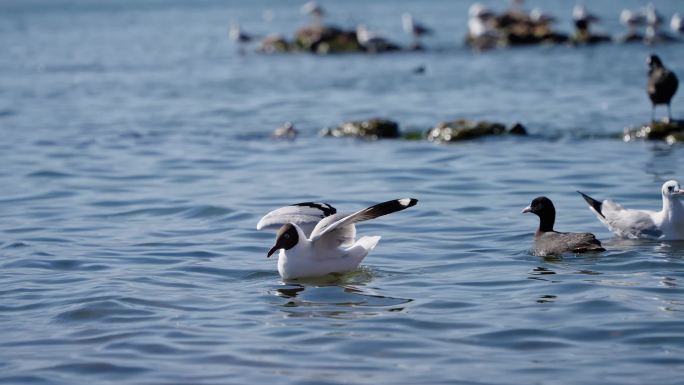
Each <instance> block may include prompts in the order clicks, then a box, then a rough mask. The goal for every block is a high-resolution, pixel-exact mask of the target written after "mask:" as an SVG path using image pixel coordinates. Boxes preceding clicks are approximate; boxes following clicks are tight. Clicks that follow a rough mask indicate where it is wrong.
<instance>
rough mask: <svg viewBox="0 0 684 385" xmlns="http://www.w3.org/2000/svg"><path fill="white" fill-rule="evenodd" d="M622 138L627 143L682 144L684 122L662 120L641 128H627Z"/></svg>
mask: <svg viewBox="0 0 684 385" xmlns="http://www.w3.org/2000/svg"><path fill="white" fill-rule="evenodd" d="M622 138H623V139H624V141H625V142H629V141H631V140H636V139H647V140H666V141H667V142H670V143H673V142H680V141H681V140H682V139H684V120H672V121H667V120H661V121H655V122H651V123H646V124H643V125H642V126H640V127H635V128H627V129H625V132H624V135H623V137H622Z"/></svg>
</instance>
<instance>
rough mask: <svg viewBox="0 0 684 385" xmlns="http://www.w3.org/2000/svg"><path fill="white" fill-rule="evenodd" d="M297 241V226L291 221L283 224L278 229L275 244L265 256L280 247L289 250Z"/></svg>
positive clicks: (268, 255)
mask: <svg viewBox="0 0 684 385" xmlns="http://www.w3.org/2000/svg"><path fill="white" fill-rule="evenodd" d="M297 242H299V234H298V233H297V228H296V227H295V226H294V225H293V224H292V223H287V224H284V225H283V227H281V228H280V230H278V234H277V235H276V242H275V245H273V247H272V248H271V250H269V251H268V254H266V258H268V257H270V256H271V255H273V253H275V252H276V251H278V250H280V249H285V250H290V249H291V248H293V247H295V245H297Z"/></svg>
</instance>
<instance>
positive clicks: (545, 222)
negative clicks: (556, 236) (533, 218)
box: [522, 196, 556, 231]
mask: <svg viewBox="0 0 684 385" xmlns="http://www.w3.org/2000/svg"><path fill="white" fill-rule="evenodd" d="M522 212H523V214H524V213H532V214H536V215H537V216H538V217H539V231H553V223H554V222H555V221H556V208H555V207H554V206H553V202H551V199H549V198H547V197H544V196H541V197H537V198H534V200H533V201H532V203H530V205H529V206H527V207H525V208H524V209H523V211H522Z"/></svg>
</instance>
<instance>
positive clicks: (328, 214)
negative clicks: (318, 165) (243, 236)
mask: <svg viewBox="0 0 684 385" xmlns="http://www.w3.org/2000/svg"><path fill="white" fill-rule="evenodd" d="M416 203H418V200H416V199H413V198H403V199H395V200H391V201H387V202H383V203H379V204H376V205H374V206H370V207H368V208H365V209H363V210H359V211H357V212H355V213H353V214H350V215H346V214H338V213H337V210H336V209H335V208H334V207H332V206H331V205H329V204H327V203H315V202H305V203H297V204H294V205H291V206H286V207H281V208H279V209H277V210H274V211H271V212H270V213H268V214H266V215H265V216H264V217H263V218H261V220H259V223H257V227H256V228H257V230H261V229H263V228H268V227H273V226H278V225H280V226H281V227H280V229H279V230H278V234H277V235H276V241H275V245H274V246H273V247H272V248H271V249H270V250H269V251H268V253H267V254H266V256H267V257H270V256H271V255H273V253H275V252H276V251H278V250H280V253H279V255H278V272H279V273H280V276H281V277H283V279H286V280H288V279H297V278H308V277H319V276H324V275H327V274H332V273H347V272H350V271H352V270H354V269H356V268H357V267H358V266H359V264H360V263H361V261H363V259H364V258H365V257H366V255H368V253H370V252H371V251H372V250H373V249H374V248H375V246H376V245H377V244H378V242H379V241H380V237H379V236H364V237H361V238H359V239H358V240H357V239H356V226H355V225H354V224H355V223H357V222H361V221H367V220H369V219H374V218H377V217H381V216H383V215H387V214H391V213H394V212H397V211H401V210H404V209H407V208H409V207H412V206H415V205H416Z"/></svg>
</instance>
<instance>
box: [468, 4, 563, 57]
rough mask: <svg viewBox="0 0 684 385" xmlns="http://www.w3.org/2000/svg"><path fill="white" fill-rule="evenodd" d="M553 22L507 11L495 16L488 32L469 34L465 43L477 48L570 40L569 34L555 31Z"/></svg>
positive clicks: (556, 42)
mask: <svg viewBox="0 0 684 385" xmlns="http://www.w3.org/2000/svg"><path fill="white" fill-rule="evenodd" d="M552 22H553V20H548V19H542V20H534V19H532V18H530V16H529V15H527V14H523V13H520V12H507V13H504V14H502V15H498V16H496V17H495V18H494V20H493V21H492V22H491V23H490V25H491V30H490V31H488V32H487V33H485V34H482V35H471V34H468V35H467V36H466V38H465V43H466V44H467V45H469V46H470V47H472V48H475V49H489V48H495V47H510V46H524V45H535V44H563V43H566V42H568V40H569V37H568V35H566V34H563V33H559V32H555V31H553V29H552V28H551V24H552Z"/></svg>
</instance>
